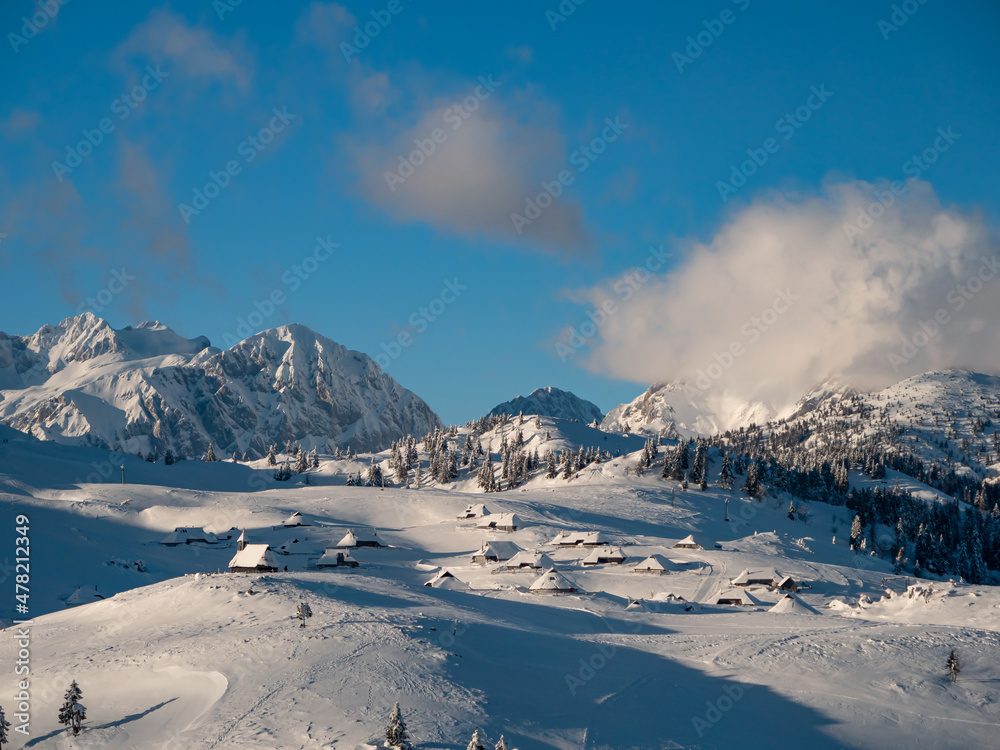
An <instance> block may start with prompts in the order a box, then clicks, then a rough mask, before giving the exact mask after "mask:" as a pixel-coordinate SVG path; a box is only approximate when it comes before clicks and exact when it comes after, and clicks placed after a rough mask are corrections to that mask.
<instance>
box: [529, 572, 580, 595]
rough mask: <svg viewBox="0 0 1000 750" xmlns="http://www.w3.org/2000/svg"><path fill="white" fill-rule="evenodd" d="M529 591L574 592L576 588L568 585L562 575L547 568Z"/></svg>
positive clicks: (566, 579) (567, 581) (568, 582)
mask: <svg viewBox="0 0 1000 750" xmlns="http://www.w3.org/2000/svg"><path fill="white" fill-rule="evenodd" d="M529 590H531V591H569V592H572V591H576V587H575V586H574V585H573V584H572V583H570V580H569V579H568V578H566V576H564V575H563V574H562V573H560V572H559V571H557V570H556V569H555V568H549V569H548V570H546V571H545V572H544V573H542V575H541V576H539V577H538V580H537V581H535V582H534V583H533V584H531V586H530V587H529Z"/></svg>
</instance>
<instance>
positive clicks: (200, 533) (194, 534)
mask: <svg viewBox="0 0 1000 750" xmlns="http://www.w3.org/2000/svg"><path fill="white" fill-rule="evenodd" d="M218 541H219V540H218V539H216V538H215V534H209V533H208V532H207V531H205V530H204V529H202V528H201V527H199V526H178V527H177V528H175V529H174V530H173V531H171V532H170V533H169V534H167V535H166V536H165V537H164V538H163V541H162V542H160V544H166V545H171V544H187V543H188V542H207V543H208V544H216V543H217V542H218Z"/></svg>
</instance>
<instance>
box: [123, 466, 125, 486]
mask: <svg viewBox="0 0 1000 750" xmlns="http://www.w3.org/2000/svg"><path fill="white" fill-rule="evenodd" d="M122 484H125V464H122Z"/></svg>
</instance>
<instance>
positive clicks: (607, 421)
mask: <svg viewBox="0 0 1000 750" xmlns="http://www.w3.org/2000/svg"><path fill="white" fill-rule="evenodd" d="M724 425H725V421H724V420H722V419H720V418H719V416H718V415H717V414H716V413H715V412H714V411H713V410H712V409H711V408H710V407H709V406H708V404H707V403H706V402H705V400H704V398H703V397H702V394H700V393H699V392H698V389H697V388H694V387H691V386H687V385H685V384H684V383H681V382H672V383H654V384H653V385H651V386H649V388H648V389H647V390H646V392H645V393H643V394H642V395H641V396H639V397H638V398H636V399H635V400H634V401H632V402H631V403H627V404H619V405H618V406H616V407H615V408H614V409H612V410H611V411H610V412H608V415H607V416H606V417H604V421H603V422H602V423H601V429H602V430H606V431H608V432H625V431H626V430H627V431H628V432H633V433H635V434H637V435H649V436H652V437H665V438H676V437H684V438H687V437H693V436H696V435H714V434H715V433H717V432H720V431H721V430H722V429H724Z"/></svg>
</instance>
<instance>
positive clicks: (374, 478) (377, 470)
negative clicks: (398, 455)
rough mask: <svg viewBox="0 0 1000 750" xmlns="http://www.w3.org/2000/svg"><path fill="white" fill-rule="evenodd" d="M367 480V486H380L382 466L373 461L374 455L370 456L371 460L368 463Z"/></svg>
mask: <svg viewBox="0 0 1000 750" xmlns="http://www.w3.org/2000/svg"><path fill="white" fill-rule="evenodd" d="M366 478H367V480H368V486H369V487H380V486H381V485H382V481H383V480H382V467H381V465H379V464H377V463H375V457H374V456H372V461H371V463H370V464H369V465H368V476H367V477H366Z"/></svg>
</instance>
